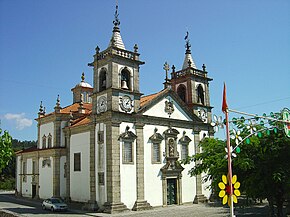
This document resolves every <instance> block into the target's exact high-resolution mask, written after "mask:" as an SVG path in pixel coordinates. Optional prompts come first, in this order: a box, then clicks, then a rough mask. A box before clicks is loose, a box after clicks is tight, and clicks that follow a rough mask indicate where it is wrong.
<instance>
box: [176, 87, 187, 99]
mask: <svg viewBox="0 0 290 217" xmlns="http://www.w3.org/2000/svg"><path fill="white" fill-rule="evenodd" d="M177 94H178V96H179V97H180V98H181V99H182V101H183V102H185V103H186V87H185V86H184V85H183V84H181V85H179V86H178V88H177Z"/></svg>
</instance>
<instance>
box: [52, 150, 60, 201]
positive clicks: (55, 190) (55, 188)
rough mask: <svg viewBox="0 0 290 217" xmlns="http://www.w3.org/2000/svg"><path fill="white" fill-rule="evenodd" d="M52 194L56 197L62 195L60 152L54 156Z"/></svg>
mask: <svg viewBox="0 0 290 217" xmlns="http://www.w3.org/2000/svg"><path fill="white" fill-rule="evenodd" d="M52 162H53V169H52V170H53V173H52V194H53V196H54V197H60V154H59V153H55V154H53V156H52Z"/></svg>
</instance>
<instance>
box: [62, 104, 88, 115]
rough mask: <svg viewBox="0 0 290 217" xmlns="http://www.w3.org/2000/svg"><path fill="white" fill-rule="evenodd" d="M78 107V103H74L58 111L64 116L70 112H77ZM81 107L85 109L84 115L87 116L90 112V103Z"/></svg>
mask: <svg viewBox="0 0 290 217" xmlns="http://www.w3.org/2000/svg"><path fill="white" fill-rule="evenodd" d="M79 107H80V104H79V103H74V104H72V105H69V106H67V107H64V108H62V109H61V110H60V113H62V114H65V113H67V114H69V113H70V111H72V112H76V111H78V108H79ZM83 107H84V109H85V114H88V113H90V112H91V111H92V103H84V104H83Z"/></svg>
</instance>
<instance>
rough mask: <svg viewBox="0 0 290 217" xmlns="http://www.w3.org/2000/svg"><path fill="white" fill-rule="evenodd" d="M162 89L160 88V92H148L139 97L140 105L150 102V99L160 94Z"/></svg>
mask: <svg viewBox="0 0 290 217" xmlns="http://www.w3.org/2000/svg"><path fill="white" fill-rule="evenodd" d="M165 90H166V89H164V90H161V91H160V92H158V93H153V94H150V95H148V96H143V97H141V99H140V106H141V107H143V106H144V105H146V104H147V103H149V102H151V101H152V100H154V99H155V98H156V97H158V96H159V95H161V94H162V93H163V92H164V91H165Z"/></svg>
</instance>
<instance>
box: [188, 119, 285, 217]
mask: <svg viewBox="0 0 290 217" xmlns="http://www.w3.org/2000/svg"><path fill="white" fill-rule="evenodd" d="M259 121H260V123H259V125H257V127H256V128H257V129H256V130H257V132H258V131H259V133H257V134H256V135H255V134H254V135H252V136H251V137H250V140H248V142H247V143H246V142H244V143H242V144H241V145H240V146H239V147H240V149H241V152H240V153H237V157H236V158H233V161H232V163H233V166H232V168H233V174H236V175H237V176H238V180H239V181H240V182H241V187H240V190H241V191H242V192H244V193H245V194H246V195H247V196H248V197H251V198H254V199H267V200H268V201H269V204H270V207H272V208H273V206H272V205H273V204H276V205H277V215H278V216H282V215H283V214H282V207H283V202H284V201H285V199H289V198H290V161H289V159H290V139H289V138H287V137H286V136H285V134H284V131H283V127H281V126H280V125H281V124H280V123H277V122H276V123H274V122H271V121H270V122H269V123H267V126H265V123H264V122H263V121H261V120H259ZM245 123H246V121H245V119H244V118H241V119H239V120H237V119H236V120H235V121H234V124H235V127H236V128H238V129H239V130H240V131H241V134H240V135H241V136H242V138H245V137H246V136H247V135H249V129H248V128H247V125H246V124H245ZM279 129H281V130H279ZM249 141H250V142H249ZM248 143H249V144H248ZM231 144H232V146H235V145H234V144H235V141H234V140H231ZM199 146H200V147H201V149H202V153H198V154H196V155H194V156H192V157H189V158H188V159H186V160H185V161H183V163H189V162H192V161H194V162H195V163H196V164H195V166H194V167H193V168H192V169H191V170H190V174H191V175H197V174H201V173H203V172H206V173H207V175H206V176H205V177H204V181H207V180H208V179H210V180H211V181H212V184H211V188H212V190H213V192H215V193H218V191H219V190H218V182H220V181H221V176H222V175H223V174H227V159H226V158H225V155H226V152H225V147H226V141H222V140H218V139H213V138H205V139H204V140H202V141H201V142H200V144H199Z"/></svg>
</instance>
